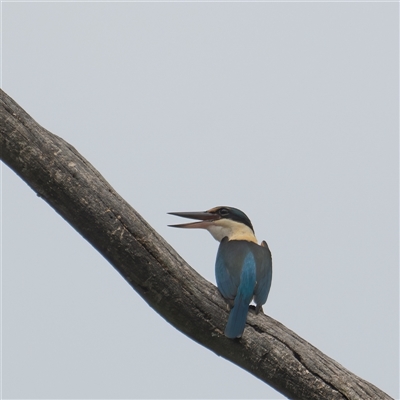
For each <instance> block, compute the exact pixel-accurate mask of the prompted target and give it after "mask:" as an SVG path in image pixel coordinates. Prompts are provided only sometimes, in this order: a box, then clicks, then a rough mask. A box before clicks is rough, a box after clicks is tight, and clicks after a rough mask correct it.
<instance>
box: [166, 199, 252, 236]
mask: <svg viewBox="0 0 400 400" xmlns="http://www.w3.org/2000/svg"><path fill="white" fill-rule="evenodd" d="M168 214H172V215H177V216H178V217H184V218H190V219H197V220H199V221H196V222H189V223H186V224H177V225H169V226H171V227H174V228H201V229H207V230H208V231H209V232H210V233H211V235H212V236H213V237H214V239H215V240H218V241H219V242H220V241H221V240H222V239H223V238H224V237H227V238H228V240H247V241H249V242H255V243H257V239H256V237H255V235H254V229H253V225H252V224H251V222H250V220H249V217H248V216H247V215H246V214H245V213H244V212H243V211H240V210H238V209H237V208H233V207H225V206H223V207H214V208H211V209H210V210H207V211H202V212H170V213H168Z"/></svg>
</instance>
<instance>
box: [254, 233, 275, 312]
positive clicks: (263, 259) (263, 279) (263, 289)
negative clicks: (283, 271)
mask: <svg viewBox="0 0 400 400" xmlns="http://www.w3.org/2000/svg"><path fill="white" fill-rule="evenodd" d="M256 262H257V284H256V287H255V290H254V302H255V303H256V305H257V311H258V310H259V309H260V308H261V306H262V305H263V304H264V303H265V302H266V301H267V298H268V294H269V290H270V289H271V281H272V256H271V251H270V250H269V248H268V245H267V243H266V242H265V241H263V242H262V243H261V247H259V252H258V255H257V259H256Z"/></svg>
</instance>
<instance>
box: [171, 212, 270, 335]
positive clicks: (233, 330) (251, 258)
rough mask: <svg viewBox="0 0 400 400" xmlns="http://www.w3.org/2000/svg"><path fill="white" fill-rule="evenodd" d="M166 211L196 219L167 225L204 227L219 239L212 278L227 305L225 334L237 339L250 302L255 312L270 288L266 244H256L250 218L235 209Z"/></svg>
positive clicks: (244, 324)
mask: <svg viewBox="0 0 400 400" xmlns="http://www.w3.org/2000/svg"><path fill="white" fill-rule="evenodd" d="M169 214H172V215H176V216H178V217H184V218H190V219H197V220H199V221H196V222H190V223H186V224H177V225H169V226H171V227H174V228H201V229H206V230H208V231H209V232H210V233H211V235H212V236H213V238H214V239H215V240H217V241H218V242H220V245H219V248H218V253H217V259H216V262H215V278H216V281H217V286H218V290H219V291H220V293H221V295H222V296H223V297H224V299H225V300H226V302H227V303H228V306H229V308H230V313H229V318H228V322H227V324H226V327H225V336H227V337H228V338H230V339H235V338H240V337H241V336H242V334H243V331H244V328H245V326H246V319H247V313H248V310H249V305H250V303H251V301H252V300H254V302H255V304H256V314H258V313H259V311H260V310H262V305H263V304H265V302H266V301H267V298H268V294H269V290H270V288H271V280H272V257H271V252H270V250H269V248H268V245H267V243H266V242H265V241H262V242H261V245H259V244H258V242H257V239H256V236H255V233H254V228H253V225H252V223H251V222H250V219H249V218H248V216H247V215H246V214H245V213H244V212H243V211H240V210H238V209H237V208H233V207H226V206H222V207H214V208H211V209H210V210H207V211H204V212H170V213H169Z"/></svg>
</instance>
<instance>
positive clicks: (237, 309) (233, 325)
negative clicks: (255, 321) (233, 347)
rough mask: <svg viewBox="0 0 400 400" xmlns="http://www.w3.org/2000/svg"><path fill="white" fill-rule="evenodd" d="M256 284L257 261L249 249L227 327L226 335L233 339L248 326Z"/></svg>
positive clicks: (240, 334)
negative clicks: (248, 313)
mask: <svg viewBox="0 0 400 400" xmlns="http://www.w3.org/2000/svg"><path fill="white" fill-rule="evenodd" d="M255 285H256V261H255V259H254V255H253V253H252V252H251V251H249V252H248V253H247V255H246V257H245V258H244V260H243V265H242V272H241V274H240V284H239V287H238V290H237V294H236V297H235V302H234V304H233V308H232V310H231V312H230V314H229V318H228V322H227V324H226V327H225V336H226V337H228V338H231V339H234V338H237V337H240V336H242V333H243V331H244V327H245V326H246V319H247V312H248V311H249V304H250V302H251V299H252V298H253V293H254V287H255Z"/></svg>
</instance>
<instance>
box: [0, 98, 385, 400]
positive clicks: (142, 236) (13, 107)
mask: <svg viewBox="0 0 400 400" xmlns="http://www.w3.org/2000/svg"><path fill="white" fill-rule="evenodd" d="M0 134H1V137H0V144H1V158H2V160H3V161H4V162H5V163H6V164H7V165H8V166H9V167H10V168H12V169H13V170H14V171H15V172H16V173H17V174H18V175H19V176H20V177H21V178H22V179H23V180H24V181H25V182H26V183H27V184H28V185H29V186H30V187H31V188H32V189H33V190H34V191H35V192H36V193H37V194H38V196H40V197H42V198H43V199H44V200H45V201H46V202H47V203H48V204H49V205H50V206H51V207H53V208H54V209H55V210H56V211H57V212H58V213H59V214H60V215H61V216H62V217H63V218H64V219H65V220H66V221H67V222H68V223H69V224H71V225H72V226H73V227H74V228H75V229H76V230H77V231H78V232H79V233H80V234H81V235H82V236H83V237H84V238H85V239H86V240H87V241H88V242H89V243H91V244H92V245H93V246H94V247H95V248H96V249H97V250H98V251H99V252H100V253H101V254H102V255H103V256H104V257H105V258H106V259H107V260H108V261H109V262H110V263H111V264H112V265H113V266H114V268H116V269H117V270H118V272H119V273H120V274H121V275H122V277H123V278H124V279H126V280H127V281H128V283H129V284H130V285H131V286H132V287H133V288H134V289H135V290H136V291H137V292H138V293H139V294H140V295H141V296H142V297H143V299H144V300H145V301H146V302H147V303H148V304H149V305H150V306H151V307H152V308H153V309H154V310H156V311H157V312H158V313H159V314H160V315H161V316H162V317H163V318H165V319H166V320H167V321H168V322H169V323H170V324H172V325H173V326H174V327H175V328H176V329H179V330H180V331H181V332H183V333H184V334H185V335H187V336H189V337H190V338H191V339H193V340H195V341H196V342H198V343H200V344H201V345H203V346H205V347H207V348H208V349H210V350H211V351H213V352H215V353H216V354H218V355H220V356H222V357H224V358H226V359H227V360H229V361H231V362H233V363H235V364H237V365H238V366H240V367H241V368H243V369H245V370H247V371H248V372H250V373H251V374H253V375H255V376H256V377H257V378H259V379H261V380H262V381H264V382H265V383H267V384H268V385H270V386H272V387H273V388H275V389H276V390H277V391H279V392H281V393H282V394H284V395H285V396H287V397H288V398H292V399H305V400H306V399H307V400H312V399H315V400H321V399H329V400H336V399H347V400H350V399H351V400H353V399H368V400H371V399H377V400H378V399H379V400H385V399H391V397H389V396H388V395H387V394H386V393H384V392H382V391H381V390H380V389H378V388H377V387H375V386H374V385H372V384H370V383H368V382H366V381H364V380H362V379H360V378H359V377H357V376H356V375H354V374H353V373H351V372H350V371H348V370H346V369H345V368H343V367H342V366H341V365H340V364H339V363H337V362H336V361H334V360H332V359H331V358H329V357H327V356H326V355H324V354H323V353H321V352H320V351H319V350H318V349H316V348H315V347H313V346H312V345H311V344H309V343H307V342H306V341H305V340H303V339H302V338H300V337H299V336H297V335H296V334H295V333H294V332H292V331H291V330H289V329H288V328H286V327H285V326H283V325H282V324H280V323H279V322H277V321H275V320H274V319H272V318H271V317H269V316H267V315H261V314H259V315H255V314H254V313H253V312H251V311H250V313H249V316H248V324H247V326H246V329H245V332H244V335H243V337H242V339H240V340H230V339H227V338H226V337H225V336H224V335H223V331H224V326H225V324H226V321H227V318H228V312H227V309H226V305H225V302H224V300H223V299H222V297H221V295H220V294H219V292H218V290H217V289H216V287H215V286H213V285H212V284H211V283H210V282H208V281H206V280H205V279H204V278H203V277H201V276H200V275H199V274H198V273H197V272H196V271H194V270H193V269H192V268H191V267H190V266H189V265H188V264H187V263H186V262H185V261H184V260H183V259H182V258H181V257H180V256H179V255H178V254H177V253H176V252H175V251H174V249H172V248H171V247H170V246H169V245H168V243H166V242H165V241H164V239H163V238H162V237H160V236H159V235H158V234H157V232H155V231H154V230H153V229H152V228H151V227H150V226H149V225H148V223H147V222H146V221H145V220H144V219H143V218H142V217H141V216H140V215H139V214H138V213H137V212H136V211H135V210H134V209H133V208H132V207H131V206H130V205H129V204H127V203H126V202H125V201H124V199H122V198H121V196H119V195H118V193H116V192H115V190H114V189H113V188H112V187H111V186H110V185H109V184H108V182H106V180H105V179H104V178H103V177H102V176H101V175H100V173H99V172H98V171H97V170H96V169H95V168H94V167H93V166H92V165H91V164H90V163H89V162H88V161H87V160H85V159H84V158H83V157H82V156H81V155H80V154H79V153H78V152H77V151H76V150H75V149H74V148H73V147H72V146H71V145H70V144H68V143H67V142H65V141H64V140H63V139H61V138H60V137H58V136H56V135H54V134H52V133H50V132H49V131H47V130H46V129H44V128H43V127H41V126H40V125H39V124H38V123H36V122H35V121H34V120H33V119H32V118H31V117H30V116H29V115H28V114H27V113H26V112H25V111H24V110H23V109H21V107H19V106H18V104H16V103H15V102H14V101H13V100H12V99H11V98H10V97H9V96H7V95H6V94H5V93H4V92H3V91H1V104H0Z"/></svg>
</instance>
